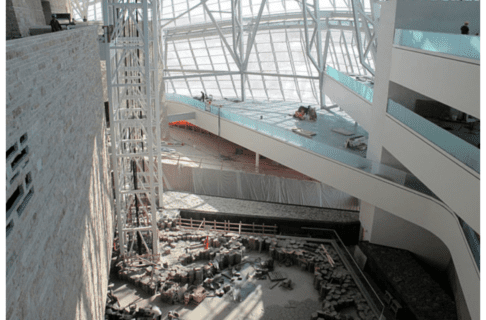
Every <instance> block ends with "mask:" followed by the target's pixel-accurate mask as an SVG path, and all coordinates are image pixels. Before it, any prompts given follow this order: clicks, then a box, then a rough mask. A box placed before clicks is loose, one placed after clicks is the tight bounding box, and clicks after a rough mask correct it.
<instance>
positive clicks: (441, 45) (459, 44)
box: [394, 29, 481, 60]
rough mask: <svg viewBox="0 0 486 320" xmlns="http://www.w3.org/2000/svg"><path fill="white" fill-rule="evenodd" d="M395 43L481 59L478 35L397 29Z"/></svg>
mask: <svg viewBox="0 0 486 320" xmlns="http://www.w3.org/2000/svg"><path fill="white" fill-rule="evenodd" d="M394 44H396V45H399V46H404V47H410V48H415V49H420V50H425V51H430V52H436V53H445V54H450V55H453V56H457V57H463V58H468V59H474V60H480V47H481V46H480V38H479V37H478V36H471V35H466V34H450V33H439V32H429V31H418V30H403V29H396V30H395V40H394Z"/></svg>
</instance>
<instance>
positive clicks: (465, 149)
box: [387, 99, 480, 173]
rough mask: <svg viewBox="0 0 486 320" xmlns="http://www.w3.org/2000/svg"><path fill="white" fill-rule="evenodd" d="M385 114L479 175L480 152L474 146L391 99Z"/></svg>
mask: <svg viewBox="0 0 486 320" xmlns="http://www.w3.org/2000/svg"><path fill="white" fill-rule="evenodd" d="M387 112H388V114H390V115H392V116H393V117H394V118H395V119H397V120H398V121H400V122H401V123H403V124H405V125H406V126H408V127H409V128H410V129H412V130H414V131H415V132H417V133H418V134H420V135H421V136H422V137H424V138H425V139H427V140H428V141H430V142H432V143H433V144H435V145H436V146H438V147H439V148H441V149H442V150H444V151H445V152H447V153H448V154H450V155H451V156H453V157H454V158H456V159H457V160H459V161H461V162H462V163H464V164H465V165H466V166H468V167H469V168H471V169H473V170H474V171H476V172H477V173H480V151H479V149H478V148H476V147H475V146H473V145H471V144H470V143H468V142H466V141H464V140H462V139H461V138H459V137H457V136H455V135H454V134H452V133H450V132H449V131H447V130H444V129H442V128H441V127H439V126H438V125H436V124H434V123H433V122H430V121H429V120H427V119H425V118H423V117H421V116H420V115H418V114H416V113H415V112H413V111H411V110H409V109H407V108H405V107H404V106H402V105H400V104H398V103H396V102H395V101H393V100H391V99H390V100H388V109H387Z"/></svg>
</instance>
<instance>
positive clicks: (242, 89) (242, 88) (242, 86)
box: [241, 72, 246, 101]
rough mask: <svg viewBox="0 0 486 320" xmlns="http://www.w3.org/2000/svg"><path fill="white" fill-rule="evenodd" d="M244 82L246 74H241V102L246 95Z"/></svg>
mask: <svg viewBox="0 0 486 320" xmlns="http://www.w3.org/2000/svg"><path fill="white" fill-rule="evenodd" d="M245 82H246V74H245V73H243V72H242V73H241V101H245V99H246V94H245Z"/></svg>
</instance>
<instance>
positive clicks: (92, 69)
mask: <svg viewBox="0 0 486 320" xmlns="http://www.w3.org/2000/svg"><path fill="white" fill-rule="evenodd" d="M97 29H98V28H97V27H96V26H93V27H84V28H77V29H74V30H69V31H63V32H56V33H50V34H45V35H39V36H35V37H28V38H24V39H17V40H11V41H8V42H7V46H6V58H7V60H6V148H7V167H6V168H7V177H6V180H7V182H6V188H7V192H6V200H7V236H6V248H7V252H6V266H7V270H6V286H7V298H6V309H7V310H6V319H89V320H91V319H104V308H105V300H106V293H107V282H108V274H109V266H110V260H111V252H112V247H113V232H114V229H113V221H114V219H113V205H112V203H111V201H112V200H111V199H112V198H111V197H112V194H111V185H110V183H111V182H110V179H109V157H108V154H107V148H106V141H105V126H106V124H105V118H104V106H103V96H102V84H101V71H100V59H99V51H98V43H97Z"/></svg>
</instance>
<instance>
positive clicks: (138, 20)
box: [103, 0, 164, 256]
mask: <svg viewBox="0 0 486 320" xmlns="http://www.w3.org/2000/svg"><path fill="white" fill-rule="evenodd" d="M103 18H104V24H105V26H104V29H105V36H104V37H105V49H106V54H107V57H106V76H107V83H108V96H109V104H110V108H109V109H110V126H111V128H110V134H111V145H112V169H113V173H114V184H115V185H114V187H115V198H116V200H115V201H116V212H117V218H118V220H117V223H118V238H119V245H120V253H121V255H122V256H124V255H130V254H131V253H132V251H133V248H134V243H138V244H137V247H138V250H139V252H138V253H139V254H145V253H146V254H148V255H150V254H152V255H153V256H158V233H157V208H158V207H161V206H162V192H163V189H162V187H163V186H162V165H161V157H160V151H161V149H160V101H161V100H162V99H163V97H161V96H159V92H163V91H164V90H163V79H162V72H159V63H160V60H159V56H160V54H159V40H160V39H159V35H158V33H159V25H158V18H159V11H158V0H105V1H104V2H103ZM159 76H160V78H159ZM159 86H160V87H161V89H160V90H159ZM150 239H151V241H149V240H150ZM150 243H151V245H150ZM125 244H126V246H127V247H126V248H125ZM150 246H151V247H152V248H150Z"/></svg>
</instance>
